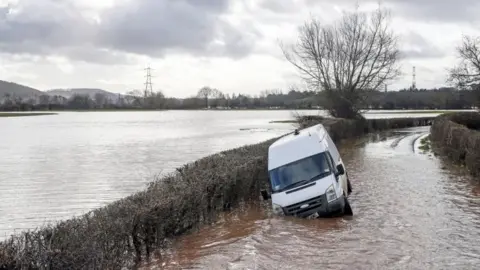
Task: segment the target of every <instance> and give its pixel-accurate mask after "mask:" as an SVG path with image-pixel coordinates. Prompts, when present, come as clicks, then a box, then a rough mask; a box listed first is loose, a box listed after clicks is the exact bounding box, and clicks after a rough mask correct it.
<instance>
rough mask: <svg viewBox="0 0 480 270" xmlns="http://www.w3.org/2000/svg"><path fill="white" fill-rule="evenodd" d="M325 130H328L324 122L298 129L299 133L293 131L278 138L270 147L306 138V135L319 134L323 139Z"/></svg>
mask: <svg viewBox="0 0 480 270" xmlns="http://www.w3.org/2000/svg"><path fill="white" fill-rule="evenodd" d="M325 132H326V130H325V127H324V126H323V125H322V124H318V125H315V126H311V127H308V128H305V129H301V130H298V134H295V132H293V133H290V134H288V135H286V136H284V137H282V138H280V139H278V140H277V141H275V142H274V143H273V144H272V145H270V148H275V147H278V146H280V145H283V144H288V143H292V142H295V141H299V140H302V139H304V138H305V137H309V136H313V135H317V136H318V137H320V138H321V140H323V138H324V137H325ZM321 140H320V141H321Z"/></svg>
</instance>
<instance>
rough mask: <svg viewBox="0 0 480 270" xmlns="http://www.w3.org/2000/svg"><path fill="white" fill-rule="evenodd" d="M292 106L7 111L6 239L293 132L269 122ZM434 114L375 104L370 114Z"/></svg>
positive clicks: (0, 174)
mask: <svg viewBox="0 0 480 270" xmlns="http://www.w3.org/2000/svg"><path fill="white" fill-rule="evenodd" d="M294 113H295V112H294V111H162V112H60V113H59V115H54V116H32V117H15V118H4V117H2V118H0V240H1V239H4V238H5V237H7V236H9V235H11V234H12V233H18V232H20V231H22V230H26V229H34V228H36V227H38V226H42V225H45V224H48V223H51V222H54V221H57V220H61V219H66V218H70V217H72V216H76V215H80V214H83V213H86V212H88V211H90V210H92V209H95V208H98V207H101V206H104V205H106V204H108V203H110V202H113V201H115V200H117V199H120V198H123V197H125V196H128V195H130V194H132V193H134V192H136V191H139V190H142V189H144V188H145V187H146V185H147V183H149V182H151V181H152V180H153V179H154V178H155V176H158V175H161V174H164V173H168V172H171V171H173V170H174V169H175V168H177V167H179V166H181V165H183V164H185V163H187V162H191V161H194V160H196V159H198V158H201V157H204V156H207V155H210V154H213V153H216V152H219V151H222V150H226V149H230V148H234V147H238V146H242V145H246V144H252V143H257V142H261V141H264V140H267V139H270V138H273V137H276V136H280V135H283V134H285V133H287V132H290V131H291V130H292V129H293V125H292V124H281V123H270V122H271V121H279V120H287V119H292V118H293V114H294ZM298 113H300V114H313V115H316V114H325V113H324V112H319V111H299V112H298ZM434 115H436V114H435V113H434V112H431V111H428V112H423V113H418V112H415V113H411V114H409V113H408V112H407V113H405V112H395V111H388V112H387V111H376V112H369V113H367V114H366V117H367V118H379V117H419V116H434ZM353 169H355V168H352V170H353Z"/></svg>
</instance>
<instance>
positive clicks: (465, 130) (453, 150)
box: [431, 112, 480, 176]
mask: <svg viewBox="0 0 480 270" xmlns="http://www.w3.org/2000/svg"><path fill="white" fill-rule="evenodd" d="M479 128H480V114H479V113H477V112H461V113H452V114H444V115H441V116H439V117H437V118H436V119H435V121H434V124H433V125H432V128H431V138H432V142H433V143H434V146H435V148H437V149H439V150H440V151H441V152H442V153H444V154H445V155H446V156H448V157H449V158H450V159H451V160H453V161H454V162H456V163H459V164H464V165H466V167H467V169H468V170H469V171H470V173H471V174H472V175H474V176H478V175H480V132H479V131H478V130H479Z"/></svg>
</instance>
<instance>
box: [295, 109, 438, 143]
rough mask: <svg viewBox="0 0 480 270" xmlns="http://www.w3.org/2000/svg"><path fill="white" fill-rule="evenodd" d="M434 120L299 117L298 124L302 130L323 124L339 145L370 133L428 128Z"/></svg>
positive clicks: (423, 118)
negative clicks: (418, 127) (409, 128)
mask: <svg viewBox="0 0 480 270" xmlns="http://www.w3.org/2000/svg"><path fill="white" fill-rule="evenodd" d="M433 119H434V118H433V117H418V118H408V117H406V118H390V119H357V120H351V119H339V118H325V117H322V116H297V122H298V126H299V127H300V128H306V127H309V126H313V125H316V124H319V123H322V124H323V125H324V126H325V128H326V129H327V130H328V132H329V134H330V136H331V137H332V139H333V140H334V141H335V142H336V143H339V142H340V141H341V140H343V139H346V138H354V137H359V136H362V135H364V134H366V133H369V132H377V131H383V130H389V129H396V128H408V127H417V126H428V125H431V124H432V122H433Z"/></svg>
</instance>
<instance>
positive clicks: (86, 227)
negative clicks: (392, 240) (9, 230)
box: [0, 118, 427, 269]
mask: <svg viewBox="0 0 480 270" xmlns="http://www.w3.org/2000/svg"><path fill="white" fill-rule="evenodd" d="M320 122H322V123H324V124H325V126H326V127H327V128H328V129H329V130H330V132H331V133H332V134H334V135H333V138H334V140H335V141H336V142H339V140H340V139H342V138H348V137H355V136H359V135H361V134H364V133H365V132H369V131H376V130H383V129H387V128H401V127H409V126H414V125H416V124H419V123H425V124H427V121H425V122H421V121H416V120H415V119H412V118H408V119H394V120H368V121H367V120H364V121H351V120H341V119H323V118H305V119H303V120H302V123H301V124H302V125H303V126H304V125H306V124H311V125H314V124H317V123H320ZM272 142H273V140H269V141H266V142H263V143H260V144H255V145H250V146H246V147H241V148H237V149H233V150H229V151H224V152H222V153H219V154H216V155H213V156H209V157H206V158H203V159H200V160H198V161H196V162H194V163H191V164H188V165H185V166H184V167H182V168H179V169H177V171H176V173H174V174H171V175H169V176H166V177H164V178H162V179H158V180H156V181H154V182H152V183H151V184H150V185H149V187H148V188H147V189H146V190H145V191H142V192H139V193H137V194H134V195H132V196H129V197H127V198H124V199H122V200H119V201H116V202H114V203H111V204H110V205H108V206H106V207H103V208H100V209H97V210H94V211H92V212H90V213H88V214H85V215H83V216H80V217H77V218H73V219H70V220H66V221H63V222H60V223H58V224H56V225H52V226H49V227H44V228H41V229H38V230H35V231H31V232H23V233H22V234H19V235H15V236H12V237H10V238H9V239H8V240H7V241H5V242H2V243H0V268H2V267H4V268H8V269H10V268H17V269H27V268H28V269H44V268H46V269H97V268H100V269H120V268H122V267H127V268H132V267H133V266H134V265H135V262H138V261H139V260H140V259H145V258H148V257H149V256H150V255H151V254H152V252H154V250H157V251H161V250H162V248H165V247H166V246H167V245H168V242H169V239H173V238H175V237H176V236H178V235H181V234H183V233H186V232H189V231H191V230H193V229H195V228H198V227H199V226H202V225H204V224H209V223H211V222H213V221H215V219H216V218H217V216H218V214H219V213H220V212H222V211H225V210H226V209H230V208H232V207H236V206H237V205H239V204H240V203H242V202H244V201H250V200H259V199H260V190H261V189H262V188H264V187H267V186H268V185H269V183H268V175H267V150H268V147H269V146H270V144H271V143H272Z"/></svg>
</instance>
